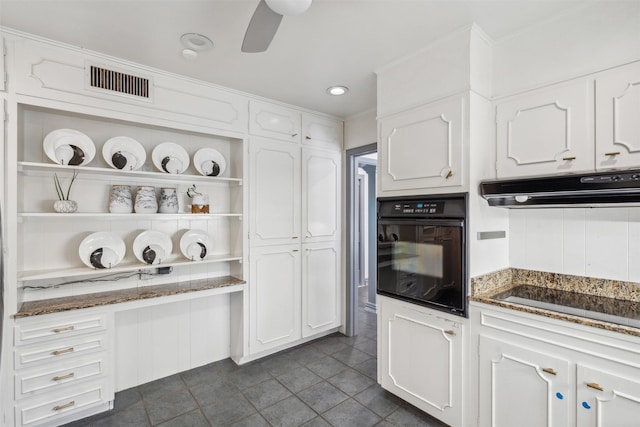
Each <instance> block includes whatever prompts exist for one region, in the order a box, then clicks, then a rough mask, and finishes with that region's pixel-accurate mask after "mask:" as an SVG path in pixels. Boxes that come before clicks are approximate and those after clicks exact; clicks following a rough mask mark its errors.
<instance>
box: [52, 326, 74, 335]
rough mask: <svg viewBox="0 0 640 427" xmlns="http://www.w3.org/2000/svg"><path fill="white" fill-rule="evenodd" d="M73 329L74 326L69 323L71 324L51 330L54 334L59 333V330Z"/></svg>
mask: <svg viewBox="0 0 640 427" xmlns="http://www.w3.org/2000/svg"><path fill="white" fill-rule="evenodd" d="M74 329H75V327H74V326H73V325H71V326H66V327H64V328H56V329H52V330H51V332H55V333H56V334H59V333H60V332H70V331H73V330H74Z"/></svg>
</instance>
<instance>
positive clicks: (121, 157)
mask: <svg viewBox="0 0 640 427" xmlns="http://www.w3.org/2000/svg"><path fill="white" fill-rule="evenodd" d="M102 157H104V160H105V161H106V162H107V163H108V164H109V166H111V167H112V168H114V169H123V170H128V171H133V170H136V169H140V168H141V167H142V165H144V162H145V160H147V153H146V152H145V151H144V147H143V146H142V144H140V143H139V142H138V141H136V140H135V139H133V138H129V137H128V136H116V137H113V138H111V139H109V140H107V142H105V143H104V145H103V146H102Z"/></svg>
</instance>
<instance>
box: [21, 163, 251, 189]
mask: <svg viewBox="0 0 640 427" xmlns="http://www.w3.org/2000/svg"><path fill="white" fill-rule="evenodd" d="M18 170H19V171H20V172H22V173H25V174H28V173H29V172H46V171H51V172H73V171H74V170H75V171H78V172H80V173H81V174H82V175H85V176H87V175H88V176H108V177H109V179H113V180H115V179H119V178H136V179H144V180H145V181H147V180H148V181H162V182H167V181H180V182H198V183H209V184H216V183H218V184H237V185H242V179H241V178H226V177H218V176H203V175H190V174H167V173H161V172H147V171H125V170H120V169H113V168H96V167H92V166H64V165H57V164H48V163H38V162H18Z"/></svg>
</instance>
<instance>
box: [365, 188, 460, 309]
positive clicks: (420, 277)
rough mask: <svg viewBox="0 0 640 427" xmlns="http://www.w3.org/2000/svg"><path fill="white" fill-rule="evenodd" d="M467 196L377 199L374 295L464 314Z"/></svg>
mask: <svg viewBox="0 0 640 427" xmlns="http://www.w3.org/2000/svg"><path fill="white" fill-rule="evenodd" d="M466 222H467V194H466V193H461V194H451V195H430V196H410V197H397V198H391V197H385V198H379V199H378V294H380V295H385V296H388V297H392V298H398V299H402V300H405V301H408V302H412V303H416V304H420V305H424V306H427V307H430V308H434V309H437V310H442V311H446V312H449V313H452V314H456V315H459V316H465V317H466V315H467V238H466Z"/></svg>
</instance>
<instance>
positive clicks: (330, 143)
mask: <svg viewBox="0 0 640 427" xmlns="http://www.w3.org/2000/svg"><path fill="white" fill-rule="evenodd" d="M302 135H303V137H302V143H303V144H304V145H307V146H309V147H314V148H326V149H329V150H337V151H340V150H342V122H341V121H339V120H332V119H329V118H326V117H320V116H314V115H312V114H303V115H302Z"/></svg>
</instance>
